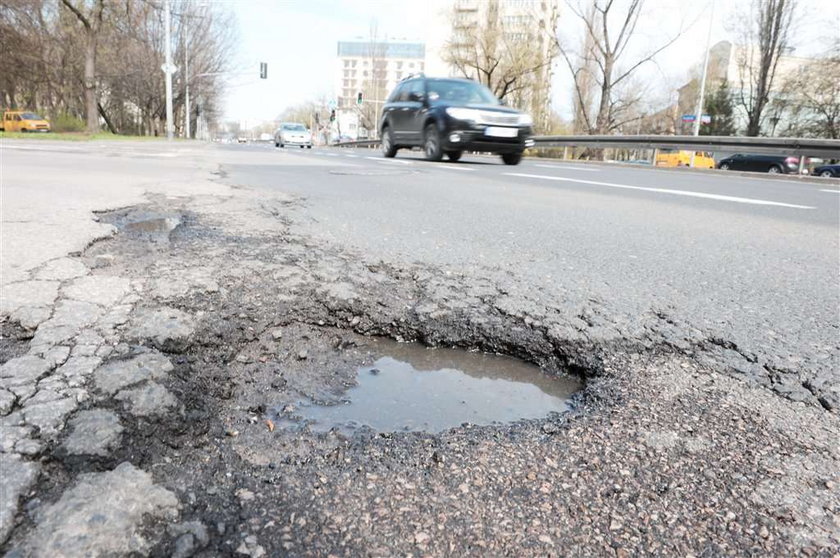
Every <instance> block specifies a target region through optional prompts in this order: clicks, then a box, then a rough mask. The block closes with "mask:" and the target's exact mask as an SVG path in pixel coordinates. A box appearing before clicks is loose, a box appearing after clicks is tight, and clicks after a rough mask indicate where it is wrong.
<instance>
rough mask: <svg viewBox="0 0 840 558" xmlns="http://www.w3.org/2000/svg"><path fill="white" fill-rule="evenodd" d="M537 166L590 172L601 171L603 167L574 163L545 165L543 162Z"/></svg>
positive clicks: (536, 165)
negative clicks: (594, 167) (575, 164)
mask: <svg viewBox="0 0 840 558" xmlns="http://www.w3.org/2000/svg"><path fill="white" fill-rule="evenodd" d="M534 166H535V167H542V168H544V169H560V170H566V169H568V170H580V171H589V172H599V171H600V170H601V169H593V168H589V167H576V166H574V165H543V164H541V163H536V164H535V165H534Z"/></svg>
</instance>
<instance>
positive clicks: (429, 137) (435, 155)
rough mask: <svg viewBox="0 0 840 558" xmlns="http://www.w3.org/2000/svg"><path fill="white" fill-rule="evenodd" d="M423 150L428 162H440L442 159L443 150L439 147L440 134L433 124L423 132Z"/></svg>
mask: <svg viewBox="0 0 840 558" xmlns="http://www.w3.org/2000/svg"><path fill="white" fill-rule="evenodd" d="M423 150H424V151H425V152H426V159H428V160H429V161H440V160H441V159H443V149H441V147H440V134H439V133H438V130H437V126H435V125H434V124H433V123H432V124H429V125H428V126H426V128H425V130H423Z"/></svg>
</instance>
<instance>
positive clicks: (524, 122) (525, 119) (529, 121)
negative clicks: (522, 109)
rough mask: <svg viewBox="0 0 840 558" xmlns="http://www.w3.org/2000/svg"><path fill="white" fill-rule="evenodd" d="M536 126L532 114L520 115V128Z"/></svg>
mask: <svg viewBox="0 0 840 558" xmlns="http://www.w3.org/2000/svg"><path fill="white" fill-rule="evenodd" d="M533 124H534V119H533V118H531V115H530V114H520V115H519V125H520V126H531V125H533Z"/></svg>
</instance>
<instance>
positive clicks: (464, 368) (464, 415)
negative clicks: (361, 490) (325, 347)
mask: <svg viewBox="0 0 840 558" xmlns="http://www.w3.org/2000/svg"><path fill="white" fill-rule="evenodd" d="M372 348H373V353H374V354H377V355H380V356H379V358H377V360H376V361H375V362H374V363H373V364H372V365H369V366H363V367H360V368H359V369H358V370H357V374H356V382H357V385H356V386H355V387H352V388H350V389H349V390H347V392H346V393H345V394H344V395H343V396H342V399H341V401H340V402H338V403H337V404H333V405H321V404H317V403H314V402H303V403H300V404H299V405H298V406H290V407H287V408H286V409H285V412H284V417H283V418H284V419H286V420H284V424H286V425H287V426H290V427H294V426H297V427H302V426H308V427H309V428H311V429H312V430H314V431H320V432H323V431H328V430H331V429H333V428H338V429H339V430H342V431H345V432H350V431H353V430H356V429H358V428H362V427H369V428H371V429H373V430H375V431H378V432H397V431H423V432H432V433H436V432H441V431H444V430H447V429H449V428H452V427H456V426H459V425H462V424H464V423H470V424H476V425H488V424H494V423H510V422H515V421H518V420H522V419H537V418H543V417H546V416H548V415H550V414H552V413H563V412H565V411H568V410H569V404H570V398H571V396H572V395H573V394H574V393H575V392H577V391H578V390H580V389H581V387H582V386H581V383H580V382H579V381H577V380H576V379H573V378H571V377H567V376H549V375H548V374H545V373H543V372H542V371H541V370H540V369H539V368H538V367H537V366H534V365H532V364H529V363H526V362H524V361H521V360H517V359H514V358H510V357H504V356H498V355H489V354H484V353H472V352H467V351H462V350H455V349H430V348H427V347H424V346H422V345H419V344H411V343H397V342H394V341H386V340H378V341H375V342H373V343H372Z"/></svg>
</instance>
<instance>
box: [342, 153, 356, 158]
mask: <svg viewBox="0 0 840 558" xmlns="http://www.w3.org/2000/svg"><path fill="white" fill-rule="evenodd" d="M344 156H345V157H352V158H353V159H355V158H357V157H358V155H348V154H347V153H345V154H344Z"/></svg>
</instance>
